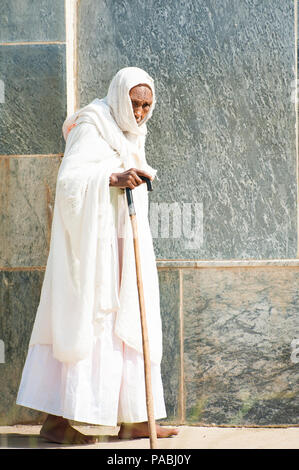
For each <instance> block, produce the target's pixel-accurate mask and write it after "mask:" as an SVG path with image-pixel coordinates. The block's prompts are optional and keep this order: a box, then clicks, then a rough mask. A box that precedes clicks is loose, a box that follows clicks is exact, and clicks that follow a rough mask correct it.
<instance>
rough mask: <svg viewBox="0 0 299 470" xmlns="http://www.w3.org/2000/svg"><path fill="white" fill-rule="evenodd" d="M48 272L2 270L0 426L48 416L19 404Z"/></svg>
mask: <svg viewBox="0 0 299 470" xmlns="http://www.w3.org/2000/svg"><path fill="white" fill-rule="evenodd" d="M43 278H44V272H42V271H14V272H8V271H1V272H0V339H1V340H2V341H3V343H4V352H5V356H4V361H5V362H4V363H0V389H1V400H0V425H1V426H2V425H10V424H16V423H29V422H34V423H38V422H41V419H42V418H43V417H44V416H45V415H44V414H43V413H40V412H38V411H35V410H30V409H29V408H25V407H22V406H19V405H16V403H15V402H16V398H17V393H18V390H19V385H20V380H21V375H22V370H23V366H24V363H25V360H26V356H27V351H28V344H29V340H30V336H31V331H32V327H33V322H34V319H35V314H36V309H37V307H38V303H39V297H40V291H41V286H42V281H43Z"/></svg>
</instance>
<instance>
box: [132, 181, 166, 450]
mask: <svg viewBox="0 0 299 470" xmlns="http://www.w3.org/2000/svg"><path fill="white" fill-rule="evenodd" d="M139 177H140V178H141V179H143V180H144V181H146V184H147V189H148V191H152V190H153V188H152V184H151V181H150V180H149V178H146V177H145V176H139ZM126 194H127V201H128V206H129V216H130V219H131V225H132V230H133V242H134V252H135V265H136V275H137V288H138V297H139V308H140V320H141V331H142V346H143V361H144V376H145V393H146V409H147V418H148V430H149V437H150V448H151V449H157V448H158V441H157V430H156V422H155V417H154V402H153V394H152V382H151V364H150V354H149V342H148V333H147V324H146V316H145V304H144V293H143V283H142V277H141V265H140V253H139V242H138V232H137V223H136V212H135V207H134V201H133V194H132V190H131V189H130V188H126Z"/></svg>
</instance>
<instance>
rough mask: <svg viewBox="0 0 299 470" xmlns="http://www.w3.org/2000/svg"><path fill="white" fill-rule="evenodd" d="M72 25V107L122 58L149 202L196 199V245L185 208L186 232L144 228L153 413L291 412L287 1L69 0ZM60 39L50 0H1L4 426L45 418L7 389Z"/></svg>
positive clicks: (255, 418)
mask: <svg viewBox="0 0 299 470" xmlns="http://www.w3.org/2000/svg"><path fill="white" fill-rule="evenodd" d="M77 33H78V51H77V52H78V76H77V79H78V90H77V91H78V97H79V103H78V104H79V105H84V104H86V103H87V102H89V101H90V100H92V99H93V98H95V97H102V96H104V95H105V93H106V91H107V86H108V84H109V82H110V80H111V77H112V76H113V74H114V73H115V72H116V71H117V70H118V69H119V68H121V67H124V66H127V65H137V66H140V67H143V68H145V69H146V70H148V71H149V73H150V74H152V75H153V77H154V78H155V80H156V87H157V94H158V104H157V108H156V110H155V113H154V115H153V118H152V120H151V122H150V123H149V135H148V141H147V155H148V161H149V163H150V164H151V165H152V166H153V167H155V168H157V169H158V171H159V173H158V175H159V178H160V180H159V181H156V182H155V184H154V191H153V192H152V193H151V195H150V203H157V204H158V205H159V204H161V203H169V204H172V203H178V204H179V207H180V209H182V208H183V207H184V206H183V203H185V204H186V203H191V204H192V207H193V208H194V207H195V204H202V218H203V219H202V234H203V239H202V244H201V245H200V246H197V247H195V248H193V249H191V248H190V247H188V245H187V243H186V242H187V241H188V240H187V238H186V234H185V233H184V231H183V230H184V228H186V223H185V227H184V222H183V220H182V219H180V221H179V225H180V226H181V228H182V234H183V235H182V236H181V237H179V238H172V230H173V224H172V223H170V236H169V237H165V238H163V237H162V236H161V233H159V234H158V236H157V237H155V238H154V244H155V251H156V256H157V259H158V267H159V281H160V299H161V315H162V324H163V361H162V377H163V383H164V391H165V401H166V408H167V415H168V417H167V420H165V421H166V422H174V423H190V424H195V423H202V424H205V425H209V424H213V423H214V424H222V425H262V426H265V425H280V424H298V419H299V402H298V396H299V395H298V392H299V390H298V363H294V362H292V360H291V351H292V349H291V342H292V340H294V339H296V338H299V325H298V311H299V292H298V280H299V279H298V276H299V262H298V263H297V264H296V265H294V264H292V266H291V264H290V263H289V261H288V259H289V258H296V257H297V229H298V227H297V203H296V197H297V193H296V191H297V188H296V184H297V183H296V152H295V107H294V103H293V101H292V91H293V88H292V86H293V83H292V82H293V79H294V70H295V56H294V50H295V47H294V46H295V45H294V3H293V2H292V1H285V2H281V1H280V0H274V1H273V0H271V1H270V0H264V1H263V2H261V1H258V0H239V1H237V0H224V1H223V2H220V1H216V0H208V1H206V0H192V1H186V0H178V1H176V2H173V1H171V0H163V1H162V0H155V1H154V0H147V1H145V0H130V1H128V0H122V1H118V0H117V1H111V2H104V1H103V0H81V1H80V2H79V5H78V24H77ZM65 41H66V37H65V24H64V1H63V0H55V1H52V2H51V3H49V2H47V1H45V0H35V2H32V1H29V0H11V1H6V0H3V1H2V2H1V5H0V63H1V65H3V66H2V67H1V68H0V80H2V82H3V83H4V88H5V89H4V91H5V100H4V101H3V102H1V103H0V186H1V192H0V205H1V211H0V223H1V232H0V275H1V276H0V309H1V311H0V340H2V341H3V342H4V346H5V362H4V363H1V360H0V390H1V394H0V395H1V396H0V425H4V424H13V423H20V422H23V423H25V422H41V419H42V417H43V414H41V413H38V412H35V411H33V410H29V409H26V408H23V407H20V406H17V405H15V399H16V394H17V390H18V386H19V381H20V378H21V373H22V368H23V364H24V362H25V358H26V354H27V347H28V342H29V338H30V334H31V329H32V325H33V321H34V318H35V314H36V309H37V306H38V302H39V296H40V290H41V286H42V281H43V277H44V267H45V264H46V261H47V256H48V250H49V239H50V233H51V221H52V211H53V205H54V196H55V185H56V176H57V171H58V168H59V164H60V162H61V156H62V155H61V154H62V153H63V151H64V144H63V139H62V135H61V125H62V122H63V120H64V118H65V115H66V90H67V84H66V42H65ZM32 42H33V44H32ZM152 207H154V206H152ZM181 215H182V214H181ZM195 215H196V214H193V222H194V217H195ZM175 228H178V227H177V226H175ZM189 241H190V240H189ZM161 259H166V260H172V259H181V264H180V263H178V264H177V265H176V266H171V265H167V262H166V264H163V262H162V261H159V260H161ZM193 259H194V260H208V261H210V262H211V263H210V265H207V266H206V267H204V268H203V267H201V266H200V261H199V266H197V267H196V266H195V265H194V266H192V265H190V266H189V265H188V261H186V260H193ZM232 259H238V260H242V259H243V260H244V261H245V263H246V262H248V266H245V265H243V266H242V267H233V266H232V265H230V260H232ZM252 259H263V260H265V262H264V263H265V265H264V266H263V265H261V266H257V265H254V263H253V264H251V262H250V260H252ZM271 259H279V260H281V263H280V265H274V264H268V265H267V260H271ZM213 260H227V264H226V267H221V266H218V267H213ZM246 260H247V261H246ZM284 260H285V261H284ZM188 266H189V267H188ZM1 344H2V343H1Z"/></svg>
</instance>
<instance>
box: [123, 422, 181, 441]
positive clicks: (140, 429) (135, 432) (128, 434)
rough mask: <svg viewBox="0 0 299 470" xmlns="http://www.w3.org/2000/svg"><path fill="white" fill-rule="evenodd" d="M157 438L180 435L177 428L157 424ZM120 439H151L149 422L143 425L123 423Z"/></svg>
mask: <svg viewBox="0 0 299 470" xmlns="http://www.w3.org/2000/svg"><path fill="white" fill-rule="evenodd" d="M156 430H157V437H161V438H163V437H164V438H165V437H171V436H176V435H177V434H178V433H179V430H178V429H177V428H166V427H162V426H160V425H159V424H156ZM118 437H119V439H136V438H140V437H149V430H148V424H147V421H144V422H143V423H123V424H122V425H121V427H120V430H119V432H118Z"/></svg>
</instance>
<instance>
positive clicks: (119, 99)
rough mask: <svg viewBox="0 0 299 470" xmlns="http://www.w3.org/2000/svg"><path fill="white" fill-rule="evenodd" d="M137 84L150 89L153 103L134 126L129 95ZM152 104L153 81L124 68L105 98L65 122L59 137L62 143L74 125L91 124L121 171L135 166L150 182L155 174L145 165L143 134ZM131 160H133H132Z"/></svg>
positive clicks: (146, 75)
mask: <svg viewBox="0 0 299 470" xmlns="http://www.w3.org/2000/svg"><path fill="white" fill-rule="evenodd" d="M141 84H145V85H148V86H149V87H150V88H151V90H152V94H153V103H152V105H151V107H150V110H149V112H148V113H147V115H146V117H145V118H144V119H143V120H142V121H141V122H140V123H139V124H137V122H136V119H135V116H134V112H133V107H132V103H131V98H130V95H129V93H130V90H131V89H132V88H134V87H135V86H137V85H141ZM155 104H156V96H155V87H154V81H153V79H152V78H151V77H150V76H149V75H148V74H147V73H146V72H145V71H144V70H142V69H140V68H138V67H125V68H123V69H121V70H119V72H117V74H116V75H115V76H114V78H113V79H112V81H111V83H110V86H109V89H108V93H107V96H106V97H105V98H103V99H98V98H96V99H95V100H93V101H92V102H91V103H90V104H88V105H87V106H85V107H84V108H81V109H80V110H79V111H77V112H76V113H75V114H73V115H72V116H70V117H68V118H67V119H66V120H65V122H64V124H63V128H62V131H63V136H64V138H65V140H66V139H67V135H68V132H69V130H70V129H71V128H72V127H73V126H74V125H76V123H78V124H79V123H80V122H90V123H92V124H95V125H96V127H97V128H98V131H99V132H100V134H101V136H102V137H103V138H104V140H105V141H106V142H107V143H108V144H109V145H110V146H111V147H112V148H113V149H114V150H115V151H116V152H117V153H118V154H119V156H120V158H121V160H122V161H123V164H124V168H125V170H127V169H129V168H131V167H132V166H133V167H134V166H137V167H139V168H140V169H143V170H144V171H147V172H148V173H149V174H151V175H152V177H153V178H154V177H155V176H156V172H157V170H155V169H153V168H152V167H150V166H149V165H148V164H147V162H146V158H145V152H144V144H145V137H146V134H147V127H146V121H148V119H149V118H150V117H151V115H152V113H153V110H154V107H155ZM132 157H135V160H134V159H133V160H132ZM136 158H137V162H136Z"/></svg>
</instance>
